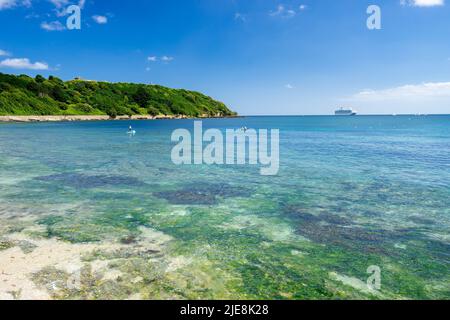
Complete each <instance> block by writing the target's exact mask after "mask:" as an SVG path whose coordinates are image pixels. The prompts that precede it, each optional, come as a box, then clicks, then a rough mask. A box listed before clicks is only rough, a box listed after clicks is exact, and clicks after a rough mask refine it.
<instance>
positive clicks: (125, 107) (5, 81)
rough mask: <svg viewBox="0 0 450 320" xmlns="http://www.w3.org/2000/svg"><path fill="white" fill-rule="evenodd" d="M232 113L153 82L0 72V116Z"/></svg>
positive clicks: (196, 95) (197, 95) (205, 98)
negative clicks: (62, 77) (101, 80)
mask: <svg viewBox="0 0 450 320" xmlns="http://www.w3.org/2000/svg"><path fill="white" fill-rule="evenodd" d="M8 115H13V116H40V115H42V116H50V115H55V116H59V115H61V116H65V115H92V116H95V115H108V116H110V117H112V118H115V117H117V116H133V115H149V116H158V115H165V116H186V117H227V116H234V115H236V114H235V113H234V112H232V111H231V110H230V109H229V108H228V107H227V106H226V105H225V104H224V103H222V102H219V101H216V100H214V99H212V98H211V97H208V96H206V95H204V94H201V93H199V92H195V91H189V90H183V89H171V88H167V87H163V86H159V85H146V84H134V83H109V82H98V81H90V80H82V79H74V80H71V81H63V80H61V79H59V78H57V77H54V76H50V77H49V78H48V79H46V78H44V77H43V76H40V75H38V76H36V77H35V78H32V77H30V76H27V75H19V76H15V75H8V74H3V73H0V116H8Z"/></svg>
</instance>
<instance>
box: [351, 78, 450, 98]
mask: <svg viewBox="0 0 450 320" xmlns="http://www.w3.org/2000/svg"><path fill="white" fill-rule="evenodd" d="M443 97H446V98H450V82H428V83H422V84H412V85H411V84H410V85H404V86H399V87H395V88H390V89H383V90H371V89H369V90H363V91H361V92H359V93H357V94H355V95H353V96H352V97H351V98H350V99H349V100H352V101H362V102H380V101H399V100H404V101H417V100H425V99H434V98H443Z"/></svg>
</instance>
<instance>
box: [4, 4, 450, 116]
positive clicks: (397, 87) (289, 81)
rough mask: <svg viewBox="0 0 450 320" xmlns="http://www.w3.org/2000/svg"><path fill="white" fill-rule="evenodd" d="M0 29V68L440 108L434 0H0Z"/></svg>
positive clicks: (448, 88) (220, 94)
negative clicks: (375, 12)
mask: <svg viewBox="0 0 450 320" xmlns="http://www.w3.org/2000/svg"><path fill="white" fill-rule="evenodd" d="M447 2H448V0H447ZM70 4H78V5H80V6H81V7H82V10H81V30H67V28H66V27H65V26H66V19H67V15H66V16H65V15H64V9H65V8H66V7H68V6H69V5H70ZM371 4H376V5H378V6H379V7H380V8H381V14H382V15H381V23H382V29H381V30H369V29H368V28H367V26H366V20H367V18H368V17H369V15H368V14H367V13H366V10H367V7H368V6H369V5H371ZM0 30H1V31H0V72H3V73H15V74H21V73H26V74H29V75H35V74H38V73H39V74H43V75H50V74H52V75H56V76H58V77H61V78H63V79H65V80H68V79H72V78H74V77H75V76H81V77H83V78H86V79H93V80H106V81H113V82H119V81H122V82H125V81H126V82H139V83H157V84H162V85H166V86H170V87H175V88H186V89H192V90H198V91H201V92H203V93H206V94H208V95H210V96H212V97H214V98H217V99H219V100H222V101H223V102H225V103H226V104H227V105H229V106H230V107H231V108H233V109H234V110H236V111H238V112H239V113H241V114H255V115H256V114H330V113H332V112H333V111H334V109H336V108H337V107H338V106H341V105H344V106H351V107H354V108H355V109H357V110H358V111H359V112H361V113H366V114H371V113H426V114H431V113H450V41H449V40H450V2H449V3H446V0H371V1H365V0H336V1H331V0H299V1H294V0H292V1H291V0H286V1H272V0H251V1H249V0H183V1H181V0H176V1H175V0H161V1H159V0H158V1H156V0H140V1H139V0H130V1H127V2H124V1H118V0H109V1H106V0H95V1H91V0H85V1H83V0H82V1H81V2H79V0H75V1H71V0H0Z"/></svg>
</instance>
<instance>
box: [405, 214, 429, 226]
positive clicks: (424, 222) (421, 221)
mask: <svg viewBox="0 0 450 320" xmlns="http://www.w3.org/2000/svg"><path fill="white" fill-rule="evenodd" d="M409 220H411V221H412V222H414V223H416V224H421V225H432V224H435V222H434V221H433V220H431V219H427V218H422V217H417V216H415V217H411V218H409Z"/></svg>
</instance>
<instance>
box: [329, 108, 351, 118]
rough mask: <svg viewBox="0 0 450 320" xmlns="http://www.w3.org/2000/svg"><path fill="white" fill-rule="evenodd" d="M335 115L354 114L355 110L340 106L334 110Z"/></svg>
mask: <svg viewBox="0 0 450 320" xmlns="http://www.w3.org/2000/svg"><path fill="white" fill-rule="evenodd" d="M334 114H335V115H337V116H356V111H354V110H353V109H352V108H340V109H339V110H336V111H335V112H334Z"/></svg>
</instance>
